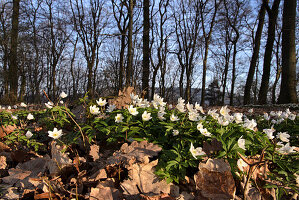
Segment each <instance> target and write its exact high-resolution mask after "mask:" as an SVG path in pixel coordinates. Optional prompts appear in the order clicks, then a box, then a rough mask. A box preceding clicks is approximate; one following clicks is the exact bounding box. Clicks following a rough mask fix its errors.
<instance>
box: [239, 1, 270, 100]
mask: <svg viewBox="0 0 299 200" xmlns="http://www.w3.org/2000/svg"><path fill="white" fill-rule="evenodd" d="M265 13H266V7H265V5H264V3H262V5H261V9H260V11H259V16H258V20H259V23H258V27H257V30H256V33H255V37H254V47H253V53H252V57H251V61H250V66H249V72H248V75H247V79H246V84H245V90H244V104H245V105H246V104H249V103H250V98H251V97H250V96H251V95H250V93H251V87H252V83H253V77H254V73H255V68H256V63H257V60H258V57H259V51H260V44H261V37H262V32H263V26H264V20H265Z"/></svg>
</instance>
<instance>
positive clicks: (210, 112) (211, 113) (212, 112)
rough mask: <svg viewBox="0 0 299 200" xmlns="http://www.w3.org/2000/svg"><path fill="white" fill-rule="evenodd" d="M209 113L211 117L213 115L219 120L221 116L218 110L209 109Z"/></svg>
mask: <svg viewBox="0 0 299 200" xmlns="http://www.w3.org/2000/svg"><path fill="white" fill-rule="evenodd" d="M208 115H210V116H211V117H213V119H215V120H217V119H218V117H219V114H218V113H217V110H209V111H208Z"/></svg>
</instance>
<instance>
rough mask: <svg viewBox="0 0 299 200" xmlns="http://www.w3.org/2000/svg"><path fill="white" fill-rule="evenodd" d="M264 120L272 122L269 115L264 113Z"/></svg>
mask: <svg viewBox="0 0 299 200" xmlns="http://www.w3.org/2000/svg"><path fill="white" fill-rule="evenodd" d="M264 119H265V120H267V121H269V120H270V116H269V115H268V113H264Z"/></svg>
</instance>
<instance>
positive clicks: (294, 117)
mask: <svg viewBox="0 0 299 200" xmlns="http://www.w3.org/2000/svg"><path fill="white" fill-rule="evenodd" d="M289 119H290V120H292V121H294V120H295V119H296V115H295V114H293V113H291V114H289Z"/></svg>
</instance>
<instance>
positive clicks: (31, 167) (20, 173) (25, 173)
mask: <svg viewBox="0 0 299 200" xmlns="http://www.w3.org/2000/svg"><path fill="white" fill-rule="evenodd" d="M46 169H47V162H46V159H44V158H35V159H33V160H30V161H28V162H25V163H19V164H18V165H17V166H16V168H11V169H9V170H8V174H9V176H6V177H3V178H2V180H3V182H4V183H7V184H10V185H14V184H15V185H16V186H20V188H21V189H29V188H35V187H37V186H38V185H39V184H40V183H39V182H35V181H32V180H31V179H30V178H38V177H39V176H41V175H42V174H43V173H44V172H45V171H46Z"/></svg>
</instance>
